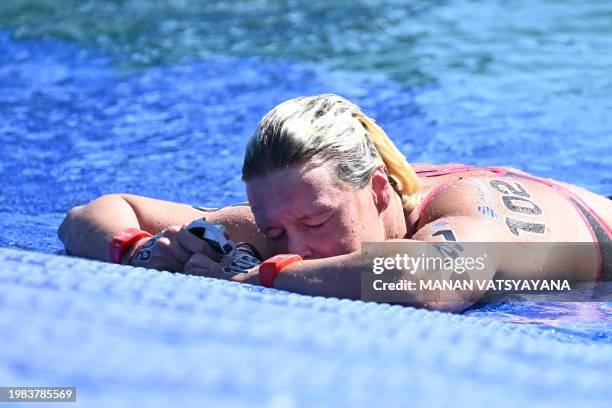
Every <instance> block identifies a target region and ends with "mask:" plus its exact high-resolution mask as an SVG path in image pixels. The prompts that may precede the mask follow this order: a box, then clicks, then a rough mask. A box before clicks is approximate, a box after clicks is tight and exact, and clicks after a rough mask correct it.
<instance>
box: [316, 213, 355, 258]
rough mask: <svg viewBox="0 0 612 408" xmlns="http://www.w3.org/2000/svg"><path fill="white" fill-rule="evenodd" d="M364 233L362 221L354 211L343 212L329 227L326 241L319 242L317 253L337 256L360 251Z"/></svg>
mask: <svg viewBox="0 0 612 408" xmlns="http://www.w3.org/2000/svg"><path fill="white" fill-rule="evenodd" d="M346 209H347V210H349V209H350V208H346ZM363 231H364V228H363V226H362V221H361V220H360V219H359V217H358V216H357V215H356V214H355V213H354V212H353V211H342V213H341V214H339V215H338V218H337V219H336V221H335V222H333V223H331V224H330V225H329V227H328V231H327V233H326V234H325V237H324V239H321V240H319V241H318V245H317V246H318V251H317V252H319V253H321V254H324V256H335V255H342V254H347V253H350V252H354V251H359V250H360V249H361V242H362V237H363Z"/></svg>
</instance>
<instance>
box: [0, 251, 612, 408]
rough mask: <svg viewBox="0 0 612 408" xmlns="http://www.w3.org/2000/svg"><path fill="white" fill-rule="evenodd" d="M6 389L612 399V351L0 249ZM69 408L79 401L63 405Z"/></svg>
mask: <svg viewBox="0 0 612 408" xmlns="http://www.w3.org/2000/svg"><path fill="white" fill-rule="evenodd" d="M0 307H1V308H2V310H3V313H1V314H0V333H2V348H1V349H0V361H1V362H2V364H0V383H2V384H20V385H25V384H63V385H65V384H71V385H76V386H77V387H78V394H77V395H78V400H79V402H80V403H81V404H83V405H85V406H97V407H101V406H113V407H133V406H150V407H156V406H184V407H187V406H213V405H214V406H220V405H226V404H232V405H234V406H253V405H266V406H273V407H276V406H281V407H286V406H296V405H299V406H320V405H326V406H338V405H342V406H398V407H399V406H407V405H409V406H468V405H470V406H484V405H485V404H486V405H488V404H491V403H493V401H494V404H495V406H508V407H516V406H520V405H524V404H527V403H529V405H530V406H534V405H537V406H550V407H557V406H602V407H604V406H609V401H610V399H611V398H612V387H610V367H611V366H612V346H611V345H609V344H589V345H587V344H569V343H564V342H560V341H559V339H558V338H557V336H556V335H555V334H554V333H551V332H544V331H541V330H537V329H534V328H528V327H525V326H518V325H508V324H503V323H498V322H494V321H489V320H484V319H477V318H471V317H466V316H460V315H452V314H446V313H437V312H427V311H424V310H417V309H413V308H405V307H401V306H389V305H386V304H376V303H364V302H353V301H347V300H344V301H342V300H337V299H325V298H312V297H307V296H301V295H296V294H290V293H287V292H281V291H276V290H274V289H264V288H261V287H255V286H251V285H240V284H235V283H231V282H226V281H219V280H213V279H208V278H201V277H195V276H184V275H178V274H177V275H173V274H170V273H167V272H157V271H151V270H143V269H134V268H131V267H123V266H119V265H111V264H103V263H99V262H93V261H85V260H80V259H75V258H67V257H59V256H54V255H47V254H36V253H31V252H23V251H16V250H10V249H0ZM66 406H71V405H70V404H67V405H66Z"/></svg>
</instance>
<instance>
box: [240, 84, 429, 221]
mask: <svg viewBox="0 0 612 408" xmlns="http://www.w3.org/2000/svg"><path fill="white" fill-rule="evenodd" d="M311 160H315V161H317V162H320V163H322V164H323V163H324V164H326V165H329V166H331V167H332V168H333V169H334V171H335V172H336V176H337V177H338V179H339V180H341V181H342V182H344V183H345V184H347V185H349V186H351V187H354V188H361V187H363V186H364V185H365V184H366V183H367V182H368V180H369V179H370V176H371V175H372V173H373V172H374V170H376V169H377V168H378V167H379V166H382V167H383V168H384V169H385V171H386V173H387V176H388V177H389V181H390V182H391V184H392V185H393V188H394V189H395V191H396V192H397V193H398V194H399V196H400V198H401V200H402V206H403V207H404V209H405V210H407V211H412V210H413V209H414V208H415V207H416V206H417V205H418V204H419V203H420V201H421V192H420V191H421V183H420V180H419V178H418V176H417V175H416V173H415V172H414V170H413V169H412V167H411V166H410V164H409V163H408V161H407V160H406V158H405V157H404V155H403V154H402V153H401V152H400V151H399V149H398V148H397V147H396V146H395V144H393V142H392V141H391V139H389V137H388V136H387V134H386V133H385V132H384V131H383V130H382V128H380V126H378V125H377V124H376V123H375V122H374V120H372V119H371V118H369V117H368V116H366V115H365V114H364V113H363V112H361V110H360V109H359V108H358V107H357V106H356V105H355V104H353V103H351V102H349V101H348V100H346V99H344V98H342V97H341V96H338V95H333V94H324V95H315V96H308V97H300V98H296V99H291V100H288V101H286V102H283V103H281V104H280V105H278V106H276V107H275V108H274V109H272V110H271V111H270V112H268V113H267V114H266V115H265V116H264V117H263V118H262V120H261V121H260V122H259V125H258V126H257V129H256V130H255V133H254V134H253V136H251V138H250V139H249V141H248V143H247V148H246V153H245V156H244V164H243V166H242V179H243V180H244V181H249V180H251V179H253V178H254V177H258V176H263V175H266V174H269V173H271V172H274V171H278V170H282V169H285V168H288V167H290V166H293V165H298V164H304V163H306V162H308V161H311Z"/></svg>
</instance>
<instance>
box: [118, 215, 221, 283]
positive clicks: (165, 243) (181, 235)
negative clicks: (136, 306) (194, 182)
mask: <svg viewBox="0 0 612 408" xmlns="http://www.w3.org/2000/svg"><path fill="white" fill-rule="evenodd" d="M194 253H198V254H203V256H206V257H209V258H211V259H219V255H217V253H216V252H215V251H213V250H212V248H211V247H210V246H209V245H208V244H207V243H206V242H205V241H203V240H201V239H199V238H198V237H196V236H195V235H193V234H192V233H191V232H189V231H187V230H186V229H185V228H183V227H180V226H178V225H177V226H172V227H169V228H167V229H165V230H163V231H162V232H160V233H159V234H157V235H155V236H153V237H151V238H143V239H142V240H140V241H138V242H137V243H136V244H135V245H134V246H133V247H132V250H131V251H129V253H128V254H127V255H126V258H125V260H129V261H130V262H129V263H130V265H132V266H139V267H143V268H151V269H158V270H164V271H170V272H181V271H182V270H183V268H184V266H185V264H186V263H187V261H189V259H190V258H191V256H192V255H193V254H194Z"/></svg>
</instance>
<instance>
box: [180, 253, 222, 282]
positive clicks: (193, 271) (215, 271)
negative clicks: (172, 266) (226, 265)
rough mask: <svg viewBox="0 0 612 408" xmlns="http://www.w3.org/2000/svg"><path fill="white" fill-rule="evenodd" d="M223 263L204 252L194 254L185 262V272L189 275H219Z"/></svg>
mask: <svg viewBox="0 0 612 408" xmlns="http://www.w3.org/2000/svg"><path fill="white" fill-rule="evenodd" d="M220 268H221V265H220V264H219V263H217V262H215V261H213V260H212V259H210V258H209V257H207V256H206V255H204V254H193V255H192V256H191V258H189V261H187V263H186V264H185V267H184V268H183V272H184V273H186V274H189V275H200V276H208V277H218V275H219V272H220Z"/></svg>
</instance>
